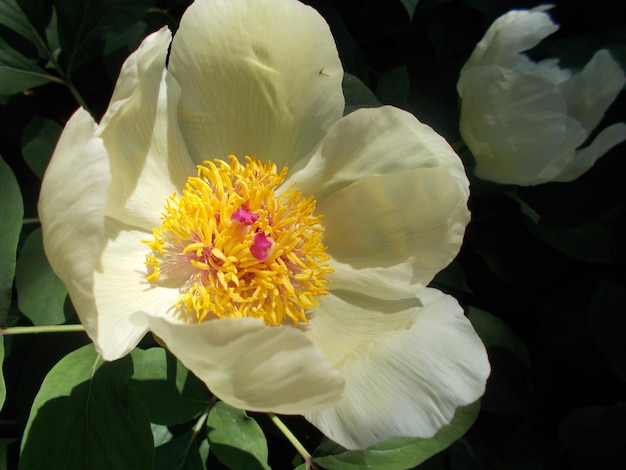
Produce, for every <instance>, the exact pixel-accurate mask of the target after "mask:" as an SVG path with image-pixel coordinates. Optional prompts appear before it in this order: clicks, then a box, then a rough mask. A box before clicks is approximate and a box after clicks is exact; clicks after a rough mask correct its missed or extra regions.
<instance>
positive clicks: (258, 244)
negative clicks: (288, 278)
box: [250, 232, 274, 261]
mask: <svg viewBox="0 0 626 470" xmlns="http://www.w3.org/2000/svg"><path fill="white" fill-rule="evenodd" d="M272 246H274V242H273V241H272V239H271V238H269V237H266V236H265V234H264V233H263V232H258V233H257V234H256V235H255V236H254V241H253V242H252V245H250V253H252V256H254V257H255V258H256V259H257V260H258V261H265V260H266V259H267V258H268V257H269V255H270V253H269V252H270V250H271V249H272Z"/></svg>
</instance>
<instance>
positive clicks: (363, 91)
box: [341, 73, 380, 115]
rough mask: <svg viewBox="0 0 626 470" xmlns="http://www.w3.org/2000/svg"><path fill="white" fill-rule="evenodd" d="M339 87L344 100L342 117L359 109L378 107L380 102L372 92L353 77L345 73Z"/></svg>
mask: <svg viewBox="0 0 626 470" xmlns="http://www.w3.org/2000/svg"><path fill="white" fill-rule="evenodd" d="M341 86H342V87H343V95H344V97H345V99H346V108H345V110H344V115H345V114H350V113H351V112H352V111H356V110H357V109H359V108H376V107H378V106H380V102H379V101H378V99H377V98H376V95H374V93H373V92H372V90H370V89H369V88H368V87H367V86H366V85H365V83H363V82H362V81H361V80H359V79H358V78H357V77H355V76H354V75H350V74H349V73H345V74H344V76H343V82H342V84H341Z"/></svg>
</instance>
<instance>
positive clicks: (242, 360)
mask: <svg viewBox="0 0 626 470" xmlns="http://www.w3.org/2000/svg"><path fill="white" fill-rule="evenodd" d="M134 321H136V322H137V324H140V325H145V326H147V327H149V328H150V330H152V331H153V332H154V334H155V335H157V336H158V337H159V338H161V339H162V340H163V341H164V342H165V344H166V345H167V347H168V349H169V350H170V351H171V352H172V353H173V354H174V355H175V356H176V357H177V358H178V359H179V360H180V361H181V362H182V363H183V364H184V365H185V366H186V367H187V368H188V369H189V370H191V371H192V372H193V373H194V374H196V375H197V376H198V377H199V378H200V379H201V380H202V381H204V383H206V385H207V386H208V387H209V389H210V390H211V391H212V392H213V393H214V394H215V395H217V396H218V397H219V398H220V399H221V400H223V401H225V402H226V403H228V404H229V405H232V406H235V407H238V408H242V409H246V410H250V411H262V412H269V411H274V412H277V413H282V414H302V413H305V412H309V411H315V410H318V409H321V408H327V407H328V406H331V405H332V404H334V403H336V402H337V401H338V400H339V398H340V397H341V393H342V391H343V379H342V378H341V376H340V375H339V374H338V373H337V372H336V371H334V370H333V369H331V368H330V367H329V366H328V364H327V363H326V361H325V360H324V358H323V356H322V352H321V351H320V350H319V349H318V348H317V347H315V346H314V345H313V343H312V342H311V341H310V340H309V339H308V338H307V337H306V336H305V335H304V334H303V333H302V332H301V331H300V330H298V329H295V328H292V327H288V326H285V327H268V326H266V325H265V324H264V323H263V322H262V321H261V320H257V319H254V318H230V319H220V320H211V321H208V322H204V323H200V324H190V325H184V324H176V323H172V322H171V321H168V319H166V318H157V317H152V316H149V315H140V314H137V315H135V316H134Z"/></svg>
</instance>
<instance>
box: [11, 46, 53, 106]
mask: <svg viewBox="0 0 626 470" xmlns="http://www.w3.org/2000/svg"><path fill="white" fill-rule="evenodd" d="M59 81H60V80H59V79H58V78H57V77H54V76H52V75H50V74H48V72H46V71H45V70H44V69H42V68H41V67H39V66H37V64H35V62H33V61H32V60H30V59H27V58H26V57H24V56H23V55H22V54H20V53H19V52H17V51H16V50H15V49H13V48H11V47H10V46H9V45H8V44H7V43H6V42H5V41H4V40H3V39H2V38H0V95H14V94H16V93H19V92H21V91H24V90H28V89H30V88H34V87H37V86H40V85H44V84H46V83H49V82H59Z"/></svg>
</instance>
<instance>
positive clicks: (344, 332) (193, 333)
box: [39, 0, 489, 448]
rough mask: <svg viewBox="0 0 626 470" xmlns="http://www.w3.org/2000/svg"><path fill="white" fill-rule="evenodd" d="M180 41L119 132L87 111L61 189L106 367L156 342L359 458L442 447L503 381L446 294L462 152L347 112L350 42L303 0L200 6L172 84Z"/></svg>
mask: <svg viewBox="0 0 626 470" xmlns="http://www.w3.org/2000/svg"><path fill="white" fill-rule="evenodd" d="M170 40H171V36H170V32H169V31H168V30H167V29H163V30H161V31H158V32H157V33H154V34H152V35H151V36H149V37H148V38H146V39H145V40H144V42H143V43H142V44H141V46H140V47H139V49H138V50H137V51H136V52H135V53H133V54H132V55H131V57H130V58H129V59H128V60H127V61H126V62H125V64H124V66H123V68H122V71H121V73H120V77H119V79H118V82H117V85H116V88H115V91H114V93H113V97H112V99H111V103H110V105H109V108H108V110H107V112H106V113H105V115H104V117H103V118H102V120H101V121H100V123H98V124H96V123H95V122H94V121H93V119H92V118H91V117H90V116H89V115H88V114H87V113H86V112H85V111H84V110H78V111H77V112H76V113H75V114H74V116H73V117H72V118H71V119H70V121H69V122H68V123H67V125H66V127H65V130H64V132H63V134H62V136H61V138H60V140H59V143H58V145H57V148H56V150H55V152H54V155H53V157H52V160H51V162H50V165H49V168H48V169H47V172H46V175H45V177H44V181H43V184H42V189H41V197H40V202H39V212H40V216H41V223H42V228H43V232H44V244H45V249H46V253H47V255H48V257H49V260H50V263H51V265H52V266H53V267H54V269H55V271H56V272H57V274H58V275H59V276H60V277H61V279H63V281H64V282H65V283H66V285H67V287H68V290H69V292H70V296H71V299H72V301H73V303H74V306H75V307H76V310H77V312H78V315H79V317H80V320H81V322H82V323H83V324H84V326H85V329H86V331H87V333H88V334H89V336H90V337H91V339H92V340H93V341H94V343H95V344H96V347H97V349H98V351H99V352H100V354H101V355H102V357H103V358H104V359H106V360H114V359H116V358H119V357H121V356H123V355H125V354H127V353H128V352H129V351H130V350H132V349H133V348H134V347H135V346H136V345H137V343H138V342H139V341H140V339H141V338H142V337H143V336H144V335H145V334H146V332H147V331H152V332H153V333H154V334H155V335H157V336H158V337H159V338H160V339H161V340H162V341H163V342H164V343H165V344H166V345H167V347H168V348H169V349H170V350H171V351H172V353H173V354H175V355H176V356H177V357H178V358H179V359H180V360H181V361H182V362H183V364H185V365H186V366H187V367H188V368H189V369H190V370H192V371H193V372H194V373H195V374H196V375H197V376H198V377H199V378H200V379H202V380H203V381H204V382H205V383H206V384H207V386H208V387H209V388H210V389H211V391H212V392H213V393H215V394H216V395H217V396H218V397H219V398H221V399H222V400H224V401H225V402H227V403H229V404H231V405H233V406H236V407H240V408H243V409H248V410H254V411H273V412H277V413H283V414H303V415H306V417H307V418H308V419H309V420H310V421H311V422H312V423H313V424H315V425H316V426H318V427H319V428H320V429H321V430H322V431H323V432H324V433H325V434H327V435H328V436H329V437H331V438H332V439H334V440H336V441H337V442H339V443H340V444H342V445H344V446H346V447H349V448H364V447H367V446H369V445H370V444H373V443H375V442H378V441H381V440H383V439H386V438H388V437H391V436H420V437H429V436H432V435H433V434H435V432H436V431H437V430H438V429H439V428H440V427H441V426H443V425H444V424H446V423H448V422H449V421H450V420H451V418H452V416H453V415H454V412H455V409H456V408H457V407H458V406H460V405H466V404H469V403H471V402H473V401H475V400H476V399H478V398H479V397H480V396H481V395H482V393H483V391H484V387H485V381H486V378H487V375H488V373H489V364H488V361H487V357H486V353H485V349H484V346H483V345H482V343H481V342H480V340H479V338H478V337H477V335H476V333H475V332H474V330H473V329H472V327H471V325H470V323H469V322H468V320H467V319H466V317H465V316H464V315H463V311H462V309H461V307H460V306H459V305H458V303H457V302H456V301H455V300H454V299H453V298H451V297H449V296H447V295H445V294H443V293H441V292H439V291H437V290H434V289H430V288H427V287H426V285H427V284H428V283H429V282H430V281H431V280H432V278H433V276H434V275H435V274H436V273H437V272H438V271H439V270H440V269H442V268H443V267H445V266H446V265H447V264H448V263H449V262H450V261H451V260H452V259H453V257H454V256H455V255H456V253H457V252H458V250H459V247H460V245H461V242H462V239H463V234H464V229H465V225H466V224H467V222H468V219H469V213H468V210H467V207H466V203H467V198H468V195H469V189H468V182H467V179H466V177H465V174H464V171H463V167H462V165H461V162H460V160H459V158H458V157H457V155H456V154H455V153H454V152H453V150H452V149H451V148H450V146H449V145H448V144H447V143H446V142H445V140H444V139H443V138H441V137H440V136H439V135H437V134H436V133H435V132H434V131H433V130H432V129H430V128H429V127H427V126H425V125H423V124H421V123H419V122H418V121H417V120H416V119H415V118H414V117H413V116H412V115H410V114H408V113H406V112H403V111H400V110H398V109H395V108H391V107H384V108H380V109H367V110H360V111H357V112H354V113H352V114H350V115H348V116H346V117H342V111H343V107H344V100H343V95H342V90H341V80H342V76H343V70H342V68H341V63H340V61H339V58H338V55H337V50H336V48H335V44H334V42H333V38H332V36H331V34H330V31H329V29H328V26H327V25H326V23H325V22H324V21H323V19H322V18H321V17H320V16H319V15H318V14H317V13H316V12H315V10H313V9H311V8H310V7H306V6H304V5H302V4H300V3H298V2H296V1H290V0H265V1H259V0H237V1H234V0H223V1H219V0H203V1H201V0H198V1H196V2H195V3H194V4H193V5H192V6H191V7H190V8H189V9H188V10H187V12H186V13H185V15H184V17H183V19H182V21H181V24H180V28H179V30H178V32H177V33H176V36H175V37H174V39H173V41H172V43H171V52H170V54H169V57H168V67H167V69H166V68H165V63H166V57H167V56H168V48H169V46H170ZM230 155H236V156H237V157H238V158H237V159H235V157H229V156H230ZM246 156H249V157H250V158H248V159H246ZM218 160H222V162H221V163H220V162H219V161H218ZM270 161H271V162H274V164H275V166H274V165H273V164H271V163H269V162H270ZM197 165H199V166H198V167H197ZM283 168H287V169H286V170H282V169H283ZM281 171H282V172H281ZM283 179H284V181H283ZM320 216H323V218H320ZM329 283H331V284H329ZM271 325H278V326H271Z"/></svg>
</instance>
